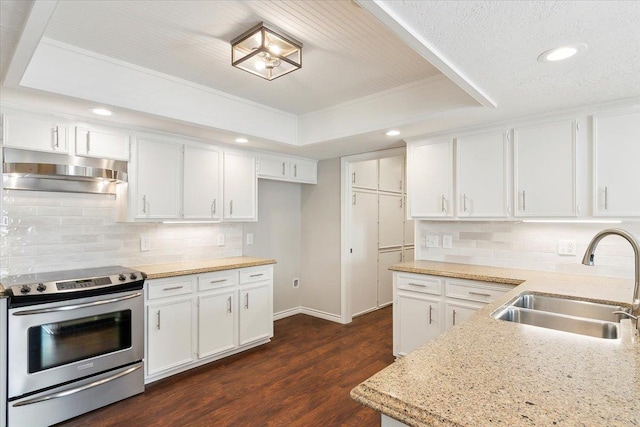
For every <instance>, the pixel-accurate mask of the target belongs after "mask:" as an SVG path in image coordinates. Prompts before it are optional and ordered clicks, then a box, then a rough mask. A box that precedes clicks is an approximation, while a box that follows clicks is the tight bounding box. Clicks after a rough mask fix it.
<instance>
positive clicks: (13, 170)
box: [2, 147, 127, 194]
mask: <svg viewBox="0 0 640 427" xmlns="http://www.w3.org/2000/svg"><path fill="white" fill-rule="evenodd" d="M123 182H127V162H124V161H122V160H109V159H95V158H91V157H80V156H72V155H68V154H60V153H46V152H40V151H30V150H22V149H17V148H7V147H5V148H3V161H2V186H3V188H5V189H11V190H28V191H54V192H63V193H96V194H116V186H117V185H118V184H120V183H123Z"/></svg>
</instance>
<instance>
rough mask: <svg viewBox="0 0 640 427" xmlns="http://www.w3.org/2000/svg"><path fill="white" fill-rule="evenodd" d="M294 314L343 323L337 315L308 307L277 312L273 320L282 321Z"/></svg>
mask: <svg viewBox="0 0 640 427" xmlns="http://www.w3.org/2000/svg"><path fill="white" fill-rule="evenodd" d="M296 314H306V315H307V316H313V317H317V318H319V319H324V320H329V321H330V322H336V323H343V322H342V318H341V317H340V315H338V314H333V313H327V312H326V311H320V310H315V309H313V308H309V307H302V306H300V307H295V308H290V309H288V310H283V311H279V312H277V313H274V314H273V320H280V319H284V318H285V317H289V316H294V315H296Z"/></svg>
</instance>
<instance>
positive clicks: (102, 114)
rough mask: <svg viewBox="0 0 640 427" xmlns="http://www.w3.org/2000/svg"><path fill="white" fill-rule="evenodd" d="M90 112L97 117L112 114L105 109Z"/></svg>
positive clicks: (93, 109)
mask: <svg viewBox="0 0 640 427" xmlns="http://www.w3.org/2000/svg"><path fill="white" fill-rule="evenodd" d="M91 112H92V113H93V114H97V115H99V116H110V115H112V114H113V113H112V112H111V110H107V109H106V108H92V109H91Z"/></svg>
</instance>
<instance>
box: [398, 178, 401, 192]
mask: <svg viewBox="0 0 640 427" xmlns="http://www.w3.org/2000/svg"><path fill="white" fill-rule="evenodd" d="M398 189H399V190H402V180H400V188H398Z"/></svg>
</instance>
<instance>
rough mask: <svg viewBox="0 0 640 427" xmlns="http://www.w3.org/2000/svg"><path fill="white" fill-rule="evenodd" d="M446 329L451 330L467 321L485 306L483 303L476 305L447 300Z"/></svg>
mask: <svg viewBox="0 0 640 427" xmlns="http://www.w3.org/2000/svg"><path fill="white" fill-rule="evenodd" d="M446 305H447V308H446V317H447V320H446V329H447V330H449V329H451V328H453V327H454V326H456V325H459V324H460V323H462V322H464V321H465V320H467V319H468V318H469V317H470V316H471V315H472V314H474V313H475V312H476V311H478V310H480V309H481V308H483V307H484V306H485V304H482V303H474V302H468V301H462V300H454V299H451V300H447V303H446Z"/></svg>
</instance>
